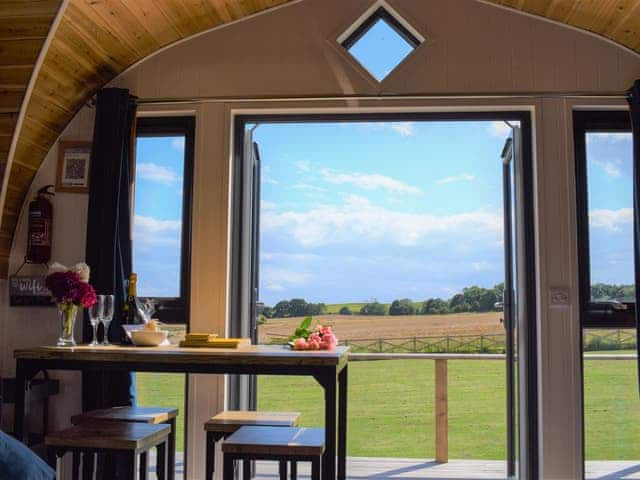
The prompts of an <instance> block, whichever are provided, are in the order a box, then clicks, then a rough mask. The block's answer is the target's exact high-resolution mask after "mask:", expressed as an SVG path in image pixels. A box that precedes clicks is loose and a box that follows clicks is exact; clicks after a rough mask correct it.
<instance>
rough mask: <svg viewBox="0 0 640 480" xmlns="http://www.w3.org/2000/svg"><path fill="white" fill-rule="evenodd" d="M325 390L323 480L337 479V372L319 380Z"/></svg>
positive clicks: (328, 373) (331, 371) (331, 372)
mask: <svg viewBox="0 0 640 480" xmlns="http://www.w3.org/2000/svg"><path fill="white" fill-rule="evenodd" d="M317 379H318V381H319V383H320V385H322V388H324V431H325V451H324V454H323V456H322V478H323V480H335V478H336V413H337V412H336V409H337V399H336V394H337V390H338V388H337V381H336V380H337V379H336V370H335V369H332V370H330V371H329V372H327V373H325V374H323V375H322V376H320V377H318V378H317Z"/></svg>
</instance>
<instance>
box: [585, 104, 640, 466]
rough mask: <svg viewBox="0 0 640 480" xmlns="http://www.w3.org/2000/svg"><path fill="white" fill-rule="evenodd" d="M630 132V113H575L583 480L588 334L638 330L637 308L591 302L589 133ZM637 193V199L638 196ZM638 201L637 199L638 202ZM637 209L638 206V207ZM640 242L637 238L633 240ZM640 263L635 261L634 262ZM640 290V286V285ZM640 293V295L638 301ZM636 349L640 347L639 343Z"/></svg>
mask: <svg viewBox="0 0 640 480" xmlns="http://www.w3.org/2000/svg"><path fill="white" fill-rule="evenodd" d="M590 131H591V132H629V133H631V118H630V116H629V110H622V109H615V110H575V111H574V112H573V141H574V156H575V181H576V216H577V240H578V282H579V296H580V381H581V385H582V388H581V391H582V395H581V396H580V402H581V405H580V408H581V410H582V418H581V429H582V445H581V447H582V478H585V475H586V471H585V470H586V468H585V462H586V461H587V457H586V435H585V431H586V430H585V408H584V330H585V329H589V328H598V329H621V328H625V329H626V328H628V329H636V332H638V325H637V323H636V305H635V304H632V303H628V304H626V305H627V309H626V310H615V309H613V308H607V306H606V305H602V304H598V303H597V302H592V301H591V257H590V248H589V245H590V243H589V240H590V239H589V197H588V193H589V192H588V172H587V133H588V132H590ZM637 194H638V193H637V189H636V190H635V191H634V197H635V196H636V195H637ZM634 201H635V198H634ZM634 208H636V204H635V203H634ZM633 241H634V242H635V241H636V240H635V238H634V240H633ZM637 261H638V259H637V258H635V255H634V262H637ZM636 289H637V285H636ZM638 294H639V292H637V291H636V298H638ZM636 343H637V345H636V349H640V343H638V342H636Z"/></svg>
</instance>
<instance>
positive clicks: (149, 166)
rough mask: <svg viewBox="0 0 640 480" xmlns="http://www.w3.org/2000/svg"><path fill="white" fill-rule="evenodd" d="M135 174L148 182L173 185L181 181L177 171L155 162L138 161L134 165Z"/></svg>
mask: <svg viewBox="0 0 640 480" xmlns="http://www.w3.org/2000/svg"><path fill="white" fill-rule="evenodd" d="M136 176H137V177H139V178H142V179H144V180H149V181H150V182H155V183H162V184H164V185H174V184H176V183H179V182H180V181H182V178H181V177H180V176H179V175H178V172H176V171H175V170H172V169H171V168H167V167H163V166H161V165H157V164H155V163H152V162H149V163H139V164H137V165H136Z"/></svg>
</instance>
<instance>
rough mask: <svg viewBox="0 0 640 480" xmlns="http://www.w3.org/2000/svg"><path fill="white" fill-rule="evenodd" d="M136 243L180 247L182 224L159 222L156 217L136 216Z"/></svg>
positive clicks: (176, 221) (134, 226)
mask: <svg viewBox="0 0 640 480" xmlns="http://www.w3.org/2000/svg"><path fill="white" fill-rule="evenodd" d="M133 228H134V235H135V239H134V242H136V243H140V244H145V245H178V243H179V242H180V233H181V230H182V222H181V221H180V220H159V219H157V218H154V217H146V216H144V215H136V216H135V217H134V219H133Z"/></svg>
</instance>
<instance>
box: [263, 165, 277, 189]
mask: <svg viewBox="0 0 640 480" xmlns="http://www.w3.org/2000/svg"><path fill="white" fill-rule="evenodd" d="M260 180H261V182H262V183H269V184H271V185H277V184H278V181H277V180H276V179H275V178H273V177H272V176H271V167H270V166H269V165H264V166H263V167H262V171H261V172H260Z"/></svg>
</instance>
